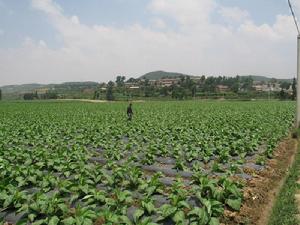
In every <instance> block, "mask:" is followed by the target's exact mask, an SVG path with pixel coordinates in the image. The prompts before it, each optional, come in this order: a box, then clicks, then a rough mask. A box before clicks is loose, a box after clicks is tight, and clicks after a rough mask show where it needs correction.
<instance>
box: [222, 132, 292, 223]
mask: <svg viewBox="0 0 300 225" xmlns="http://www.w3.org/2000/svg"><path fill="white" fill-rule="evenodd" d="M297 147H298V142H297V140H296V139H293V138H292V137H289V138H286V139H285V140H283V141H282V142H281V143H280V144H279V145H278V147H277V148H276V149H275V151H274V157H273V159H271V160H268V161H267V163H266V168H265V169H264V170H263V171H260V172H257V171H255V170H253V171H251V170H249V171H247V173H249V175H252V176H253V178H252V179H251V180H249V181H247V182H246V185H245V188H244V203H243V206H242V208H241V210H240V212H239V213H234V212H231V211H229V210H225V213H224V217H225V218H224V223H225V224H228V225H233V224H247V225H266V224H268V220H269V216H270V214H271V212H272V208H273V205H274V203H275V200H276V198H277V196H278V193H279V191H280V189H281V187H282V185H283V184H284V182H285V179H286V176H287V174H288V171H289V168H290V167H291V166H292V164H293V161H294V157H295V153H296V152H297Z"/></svg>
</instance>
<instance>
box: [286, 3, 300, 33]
mask: <svg viewBox="0 0 300 225" xmlns="http://www.w3.org/2000/svg"><path fill="white" fill-rule="evenodd" d="M288 3H289V7H290V9H291V13H292V15H293V18H294V22H295V25H296V28H297V31H298V35H300V32H299V27H298V23H297V19H296V16H295V13H294V10H293V6H292V4H291V1H290V0H288Z"/></svg>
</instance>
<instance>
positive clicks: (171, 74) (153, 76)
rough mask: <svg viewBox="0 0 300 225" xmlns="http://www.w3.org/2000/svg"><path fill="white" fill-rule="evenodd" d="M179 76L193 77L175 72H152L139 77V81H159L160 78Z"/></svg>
mask: <svg viewBox="0 0 300 225" xmlns="http://www.w3.org/2000/svg"><path fill="white" fill-rule="evenodd" d="M180 76H190V77H194V76H193V75H188V74H183V73H176V72H165V71H161V70H160V71H154V72H150V73H146V74H144V75H142V76H140V77H139V79H148V80H159V79H162V78H174V77H180Z"/></svg>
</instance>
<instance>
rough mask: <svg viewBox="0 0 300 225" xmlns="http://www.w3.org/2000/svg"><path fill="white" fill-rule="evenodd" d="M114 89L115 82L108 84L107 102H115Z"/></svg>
mask: <svg viewBox="0 0 300 225" xmlns="http://www.w3.org/2000/svg"><path fill="white" fill-rule="evenodd" d="M113 88H114V82H112V81H109V82H108V84H107V89H106V100H108V101H113V100H114V95H113Z"/></svg>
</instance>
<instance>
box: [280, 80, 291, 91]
mask: <svg viewBox="0 0 300 225" xmlns="http://www.w3.org/2000/svg"><path fill="white" fill-rule="evenodd" d="M290 86H291V83H289V82H286V81H285V82H282V83H281V84H280V88H282V89H285V90H288V89H289V88H290Z"/></svg>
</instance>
